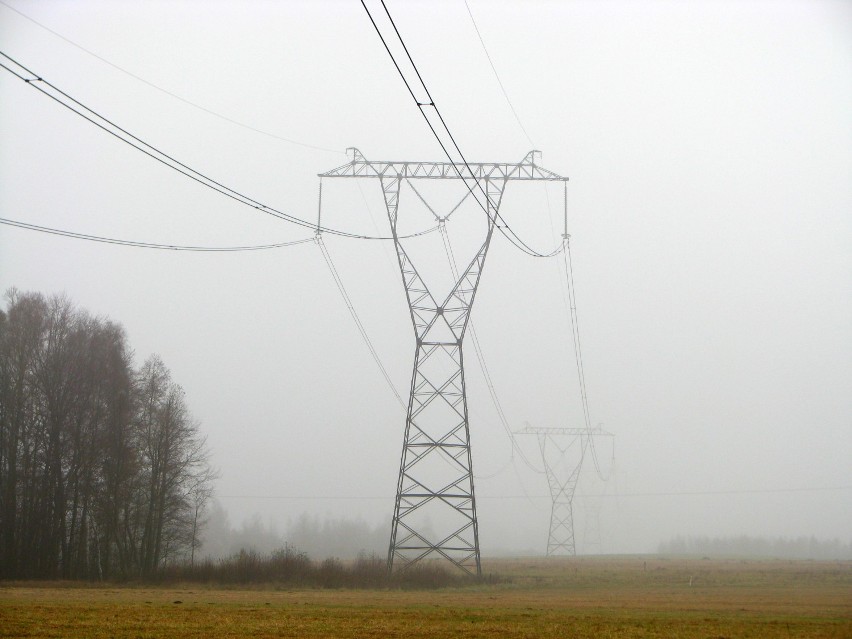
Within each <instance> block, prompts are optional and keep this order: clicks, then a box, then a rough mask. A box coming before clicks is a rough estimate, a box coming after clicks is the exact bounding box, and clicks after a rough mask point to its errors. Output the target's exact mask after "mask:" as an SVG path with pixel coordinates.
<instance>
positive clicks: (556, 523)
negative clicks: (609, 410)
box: [518, 426, 613, 556]
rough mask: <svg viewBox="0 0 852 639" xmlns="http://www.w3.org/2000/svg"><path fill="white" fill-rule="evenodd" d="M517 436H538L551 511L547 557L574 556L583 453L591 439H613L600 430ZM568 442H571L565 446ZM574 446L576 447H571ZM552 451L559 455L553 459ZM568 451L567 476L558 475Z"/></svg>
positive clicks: (534, 430) (530, 431)
mask: <svg viewBox="0 0 852 639" xmlns="http://www.w3.org/2000/svg"><path fill="white" fill-rule="evenodd" d="M518 434H520V435H537V436H538V445H539V449H540V450H541V459H542V461H543V462H544V473H545V476H546V477H547V485H548V487H549V488H550V497H551V499H552V502H553V503H552V506H551V510H550V532H549V534H548V536H547V556H550V555H571V556H574V555H576V554H577V548H576V544H575V543H574V491H575V490H576V489H577V481H578V480H579V478H580V469H581V468H582V466H583V459H584V457H585V454H586V449H587V448H588V446H589V443H590V442H591V440H592V437H612V436H613V435H612V433H608V432H606V431H605V430H603V429H601V428H594V429H591V428H534V427H532V426H527V427H526V428H525V429H523V430H521V431H518ZM567 438H570V439H568V442H569V443H568V445H567V446H566V445H565V441H566V439H567ZM548 443H549V444H550V446H548ZM560 443H561V444H562V446H560ZM574 444H576V446H573V445H574ZM572 446H573V447H572ZM554 448H555V449H556V450H557V452H558V454H557V455H556V457H555V458H554V456H553V455H548V450H551V451H552V450H553V449H554ZM571 451H572V452H574V455H575V456H574V459H572V460H570V464H569V465H568V468H567V471H568V472H567V473H565V472H562V473H560V472H558V470H564V469H560V468H558V466H559V465H560V463H564V462H565V461H566V457H567V455H568V453H569V452H571Z"/></svg>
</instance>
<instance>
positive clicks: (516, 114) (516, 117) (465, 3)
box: [464, 0, 535, 147]
mask: <svg viewBox="0 0 852 639" xmlns="http://www.w3.org/2000/svg"><path fill="white" fill-rule="evenodd" d="M464 6H465V7H466V8H467V15H469V16H470V21H471V22H472V23H473V28H474V29H475V30H476V36H477V37H478V38H479V44H481V45H482V50H483V51H484V52H485V57H486V58H488V64H490V65H491V70H492V71H493V72H494V77H495V78H497V84H499V85H500V90H501V91H502V92H503V97H504V98H506V104H508V105H509V108H510V109H511V110H512V115H514V116H515V120H516V121H517V123H518V126H519V127H521V131H523V132H524V136H525V137H526V138H527V142H529V143H530V144H531V145H532V146H533V147H535V142H533V141H532V138H530V134H529V133H527V130H526V128H524V125H523V123H522V122H521V118H520V117H519V116H518V112H517V111H515V106H514V105H513V104H512V101H511V100H510V99H509V94H508V93H507V92H506V87H504V86H503V81H502V80H501V79H500V74H499V73H497V68H496V67H495V66H494V61H493V60H492V59H491V55H490V54H489V53H488V48H487V47H486V46H485V40H483V39H482V34H481V33H480V32H479V27H478V26H477V24H476V20H475V19H474V18H473V12H472V11H471V10H470V5H469V4H468V2H467V0H464Z"/></svg>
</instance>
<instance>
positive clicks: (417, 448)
mask: <svg viewBox="0 0 852 639" xmlns="http://www.w3.org/2000/svg"><path fill="white" fill-rule="evenodd" d="M349 151H350V152H351V153H352V160H351V161H350V162H348V163H347V164H344V165H342V166H340V167H338V168H336V169H332V170H331V171H328V172H326V173H321V174H320V178H321V179H324V178H339V177H342V178H372V179H378V180H379V183H380V184H381V187H382V193H383V194H384V202H385V207H386V209H387V215H388V221H389V222H390V228H391V233H392V235H393V240H394V245H395V247H396V254H397V259H398V262H399V269H400V273H401V275H402V283H403V286H404V288H405V294H406V298H407V300H408V308H409V312H410V314H411V322H412V324H413V327H414V337H415V342H416V347H415V353H414V370H413V372H412V375H411V387H410V393H409V398H408V410H407V416H406V419H405V435H404V439H403V446H402V456H401V459H400V466H399V479H398V481H397V488H396V502H395V505H394V512H393V522H392V529H391V537H390V545H389V548H388V570H391V571H392V570H394V569H395V568H397V569H399V568H405V567H408V566H411V565H414V564H416V563H417V562H419V561H421V560H424V559H427V558H441V557H443V558H445V559H447V560H449V561H450V562H452V563H453V564H454V565H455V566H457V567H459V568H461V569H462V570H464V571H466V572H468V573H471V574H476V575H479V574H481V567H480V556H479V529H478V525H477V520H476V496H475V493H474V486H473V462H472V458H471V451H470V427H469V422H468V408H467V396H466V393H465V378H464V353H463V350H462V343H463V341H464V336H465V330H466V328H467V325H468V321H469V319H470V312H471V308H472V306H473V301H474V298H475V297H476V290H477V286H478V285H479V281H480V278H481V276H482V269H483V266H484V264H485V257H486V255H487V254H488V248H489V246H490V243H491V238H492V236H493V234H494V229H495V225H496V224H497V221H498V215H499V213H498V212H499V209H500V204H501V202H502V198H503V191H504V189H505V187H506V184H507V183H508V182H509V181H511V180H542V181H561V182H566V181H567V178H564V177H562V176H559V175H557V174H555V173H553V172H551V171H548V170H546V169H543V168H541V167H540V166H537V165H536V163H535V160H536V157H537V156H539V155H540V153H539V152H538V151H531V152H530V153H528V154H527V155H526V157H524V159H523V161H521V162H519V163H517V164H511V163H490V164H485V163H468V164H453V163H450V162H379V161H376V162H372V161H369V160H366V159H365V158H364V156H363V155H361V153H360V152H359V151H358V150H357V149H350V150H349ZM423 179H426V180H461V179H464V180H466V185H467V186H468V187H469V188H470V189H471V190H472V191H473V193H474V195H475V197H477V199H479V200H480V203H481V204H482V206H483V208H485V209H486V211H487V215H488V219H487V230H486V233H485V237H484V239H483V241H482V244H481V245H480V246H479V249H478V250H477V251H476V253H475V255H473V258H472V259H471V261H470V262H469V263H468V264H467V267H466V268H464V269H463V270H462V271H460V273H459V276H458V278H457V279H456V281H455V284H454V286H453V287H452V289H451V290H450V292H449V294H448V295H447V296H446V297H444V298H442V299H438V298H436V297H435V296H434V295H433V294H432V292H431V291H430V289H429V286H428V284H427V283H426V282H424V281H423V279H422V278H421V276H420V274H419V273H418V270H417V268H416V266H415V265H414V263H413V262H412V260H411V258H410V256H409V253H408V252H406V250H405V248H404V247H403V239H404V238H402V237H401V236H400V234H399V233H398V231H397V219H398V210H399V196H400V186H401V183H402V182H403V180H405V181H409V180H423ZM474 181H475V182H474ZM482 196H484V198H483V197H482Z"/></svg>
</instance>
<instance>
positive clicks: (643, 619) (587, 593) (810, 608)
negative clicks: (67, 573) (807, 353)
mask: <svg viewBox="0 0 852 639" xmlns="http://www.w3.org/2000/svg"><path fill="white" fill-rule="evenodd" d="M483 570H484V572H486V573H493V574H499V575H500V577H501V578H502V580H501V583H494V584H489V585H477V586H470V587H465V588H454V589H440V590H425V591H424V590H419V591H412V590H407V591H399V590H393V591H391V590H320V589H314V590H304V589H301V590H288V589H287V588H286V586H276V585H274V584H272V585H267V586H263V587H255V588H246V589H240V590H234V589H222V588H217V587H215V586H206V585H205V586H199V585H195V584H193V585H184V586H180V587H175V586H171V587H157V588H152V587H142V586H140V587H133V586H108V587H104V586H90V585H80V584H70V585H66V584H55V583H51V584H43V583H38V584H33V583H15V584H4V585H2V586H0V637H95V638H107V637H134V638H151V639H154V638H157V639H159V638H166V637H180V638H183V637H429V638H438V637H498V636H499V637H595V638H599V637H679V638H692V637H696V638H698V637H700V638H701V639H708V638H719V637H846V638H848V637H852V562H806V561H799V562H789V561H784V562H781V561H757V560H755V561H740V560H728V561H722V560H706V559H700V558H696V559H683V558H676V559H675V558H672V559H663V558H651V557H648V558H642V557H639V558H581V559H573V560H568V559H557V560H550V561H547V560H544V559H513V560H492V561H487V562H484V563H483Z"/></svg>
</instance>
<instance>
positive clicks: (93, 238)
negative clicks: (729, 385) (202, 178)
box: [0, 217, 313, 253]
mask: <svg viewBox="0 0 852 639" xmlns="http://www.w3.org/2000/svg"><path fill="white" fill-rule="evenodd" d="M0 224H6V225H7V226H15V227H18V228H22V229H27V230H29V231H37V232H39V233H49V234H51V235H59V236H62V237H70V238H74V239H77V240H88V241H90V242H102V243H104V244H117V245H119V246H133V247H136V248H147V249H161V250H166V251H196V252H208V253H214V252H215V253H235V252H239V251H263V250H267V249H277V248H283V247H285V246H296V245H298V244H305V243H306V242H312V241H313V237H307V238H304V239H301V240H293V241H290V242H278V243H276V244H256V245H252V246H186V245H179V244H157V243H154V242H141V241H138V240H122V239H117V238H114V237H103V236H100V235H90V234H88V233H77V232H75V231H66V230H63V229H56V228H51V227H49V226H39V225H38V224H30V223H28V222H21V221H19V220H10V219H8V218H3V217H0Z"/></svg>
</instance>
